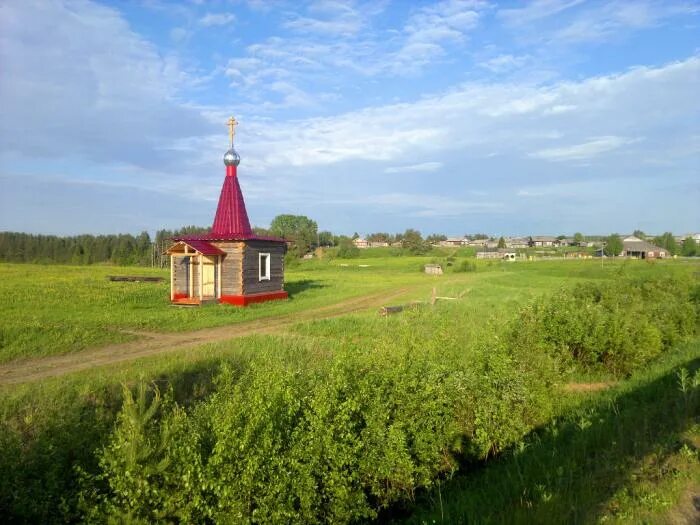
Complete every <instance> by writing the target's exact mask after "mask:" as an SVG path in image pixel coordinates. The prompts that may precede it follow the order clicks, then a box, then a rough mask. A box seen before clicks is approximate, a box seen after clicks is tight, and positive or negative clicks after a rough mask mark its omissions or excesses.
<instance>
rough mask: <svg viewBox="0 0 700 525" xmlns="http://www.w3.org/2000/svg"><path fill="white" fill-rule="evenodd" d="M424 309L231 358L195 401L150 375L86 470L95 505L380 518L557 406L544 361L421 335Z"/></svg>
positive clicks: (201, 517) (106, 515)
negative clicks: (182, 402) (309, 350)
mask: <svg viewBox="0 0 700 525" xmlns="http://www.w3.org/2000/svg"><path fill="white" fill-rule="evenodd" d="M420 315H432V314H431V313H427V314H421V313H419V312H416V313H414V314H410V315H409V316H407V317H408V318H407V320H406V322H405V323H404V324H402V325H401V326H400V327H399V329H397V330H396V331H394V332H393V333H391V334H382V335H380V336H378V339H377V343H376V345H375V346H374V347H373V348H372V349H371V350H368V349H365V348H360V347H355V346H348V347H343V348H342V349H339V350H337V352H335V353H334V354H333V355H330V356H328V357H326V358H323V359H318V357H316V358H315V359H311V356H309V355H306V356H304V354H303V349H301V348H288V349H286V350H279V349H276V350H274V351H266V352H261V353H260V354H258V355H256V356H255V358H254V359H253V360H252V361H251V363H250V365H249V366H248V367H247V368H246V369H245V370H243V371H242V372H240V371H237V370H232V369H229V368H226V367H224V368H223V369H222V371H221V373H220V374H219V376H218V378H217V380H216V391H215V393H214V394H212V395H211V396H210V397H209V398H208V399H207V400H206V401H204V402H202V403H199V404H197V405H194V406H193V407H192V408H191V409H190V410H188V411H185V410H183V409H182V408H180V407H179V406H177V405H175V404H173V403H172V402H171V401H170V400H169V396H164V397H163V398H162V399H161V396H160V395H159V394H158V393H157V392H155V393H153V394H151V395H150V396H148V395H145V394H144V393H143V386H141V387H139V389H138V393H137V395H136V396H133V395H131V394H130V393H125V399H126V402H125V405H124V409H123V411H122V413H121V414H120V415H119V417H118V420H117V424H116V427H115V430H114V432H113V433H112V435H111V437H110V439H109V441H108V443H107V445H106V446H104V447H103V448H102V449H101V451H100V452H99V458H100V459H99V464H100V467H101V473H100V474H98V475H97V476H94V477H92V478H91V477H89V476H86V483H85V486H84V488H83V492H82V498H83V501H84V507H85V509H90V510H89V513H88V517H89V518H90V519H91V520H93V521H96V522H103V521H109V520H121V521H125V520H126V521H132V522H153V521H165V522H176V521H177V522H188V523H196V522H199V523H202V522H206V521H213V522H229V521H232V520H233V521H236V522H241V523H279V522H284V523H289V522H294V523H299V522H303V523H317V522H350V521H358V520H366V519H372V518H374V517H376V516H377V513H378V512H379V511H380V510H381V509H383V508H386V507H387V506H389V505H390V504H392V503H395V502H397V501H401V500H411V499H412V498H413V497H414V494H415V492H416V491H417V490H418V489H421V488H429V487H432V486H433V485H434V484H435V482H436V481H437V480H438V479H439V478H440V476H444V475H449V474H451V473H452V472H454V471H455V470H456V468H457V465H458V460H459V458H460V457H463V456H466V457H467V458H470V459H478V458H484V457H487V456H489V455H491V454H494V453H496V452H498V451H500V450H502V449H503V448H504V447H507V446H509V445H511V444H512V443H514V442H515V441H517V440H518V439H520V438H521V437H522V436H523V435H524V434H525V433H527V432H528V431H529V430H530V429H531V428H532V427H533V426H535V425H537V424H540V423H541V422H543V421H544V420H546V419H547V417H548V416H549V409H550V405H549V404H550V401H549V400H550V399H551V390H550V388H551V384H552V381H549V380H547V379H546V378H547V377H548V374H547V373H546V372H543V370H542V367H541V363H537V360H536V359H535V360H534V361H533V359H532V358H531V356H527V355H525V354H524V353H523V352H521V351H520V350H519V349H512V348H508V347H506V346H505V345H503V344H495V346H494V345H489V346H488V348H487V347H484V348H483V349H480V350H479V351H478V352H477V357H475V362H473V363H469V364H467V363H465V362H464V360H459V359H457V358H456V357H455V356H456V355H458V349H450V348H446V347H445V342H446V341H449V340H450V338H449V335H448V334H449V332H448V331H447V330H444V328H446V326H437V327H436V328H435V331H434V333H432V334H429V335H426V336H425V337H416V335H415V333H414V331H413V330H412V329H411V327H412V326H414V322H413V320H412V319H411V318H410V317H411V316H420ZM431 320H432V319H431ZM434 320H435V323H436V324H440V323H441V322H442V321H441V320H440V318H439V317H437V316H436V317H435V319H434ZM300 354H301V356H303V357H302V358H301V359H300ZM545 359H546V358H545ZM533 362H534V363H536V364H535V365H533ZM549 368H550V369H552V370H553V368H552V367H549ZM149 399H151V401H150V403H149V401H148V400H149Z"/></svg>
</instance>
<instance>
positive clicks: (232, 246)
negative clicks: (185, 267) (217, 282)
mask: <svg viewBox="0 0 700 525" xmlns="http://www.w3.org/2000/svg"><path fill="white" fill-rule="evenodd" d="M211 244H213V245H214V246H216V247H217V248H219V249H220V250H223V251H224V252H226V255H225V256H224V257H223V261H222V262H221V295H242V294H243V282H242V267H243V249H244V246H245V243H243V242H212V243H211Z"/></svg>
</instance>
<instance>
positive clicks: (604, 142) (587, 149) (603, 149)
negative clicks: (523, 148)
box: [530, 136, 638, 161]
mask: <svg viewBox="0 0 700 525" xmlns="http://www.w3.org/2000/svg"><path fill="white" fill-rule="evenodd" d="M637 141H638V139H630V138H625V137H615V136H607V137H596V138H593V139H591V140H589V141H587V142H583V143H581V144H574V145H571V146H562V147H559V148H548V149H543V150H540V151H536V152H534V153H530V157H533V158H536V159H544V160H553V161H567V160H586V159H591V158H593V157H597V156H599V155H601V154H602V153H607V152H608V151H612V150H615V149H618V148H621V147H622V146H624V145H626V144H632V143H634V142H637Z"/></svg>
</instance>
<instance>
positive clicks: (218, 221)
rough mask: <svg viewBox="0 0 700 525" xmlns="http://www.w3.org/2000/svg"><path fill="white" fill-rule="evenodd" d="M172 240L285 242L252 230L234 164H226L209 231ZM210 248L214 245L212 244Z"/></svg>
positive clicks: (190, 242) (189, 242)
mask: <svg viewBox="0 0 700 525" xmlns="http://www.w3.org/2000/svg"><path fill="white" fill-rule="evenodd" d="M173 240H177V241H185V242H187V243H188V244H190V246H192V247H193V248H195V246H194V245H192V242H196V241H271V242H286V241H285V240H284V239H281V238H279V237H264V236H260V235H256V234H255V233H254V232H253V229H252V228H251V227H250V221H249V220H248V212H247V211H246V209H245V201H244V200H243V192H241V186H240V184H239V183H238V176H237V173H236V166H226V178H225V179H224V185H223V186H222V188H221V195H220V196H219V205H218V206H217V208H216V216H215V217H214V224H213V225H212V227H211V231H210V232H209V233H205V234H200V235H183V236H180V237H174V238H173ZM205 244H206V243H205ZM212 248H214V247H213V246H212ZM216 249H218V248H216ZM202 253H204V252H202ZM205 255H208V254H205Z"/></svg>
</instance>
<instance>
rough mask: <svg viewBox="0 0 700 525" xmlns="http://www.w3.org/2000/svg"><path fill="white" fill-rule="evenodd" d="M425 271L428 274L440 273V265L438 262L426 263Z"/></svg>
mask: <svg viewBox="0 0 700 525" xmlns="http://www.w3.org/2000/svg"><path fill="white" fill-rule="evenodd" d="M425 273H427V274H430V275H442V266H440V265H439V264H426V265H425Z"/></svg>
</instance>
